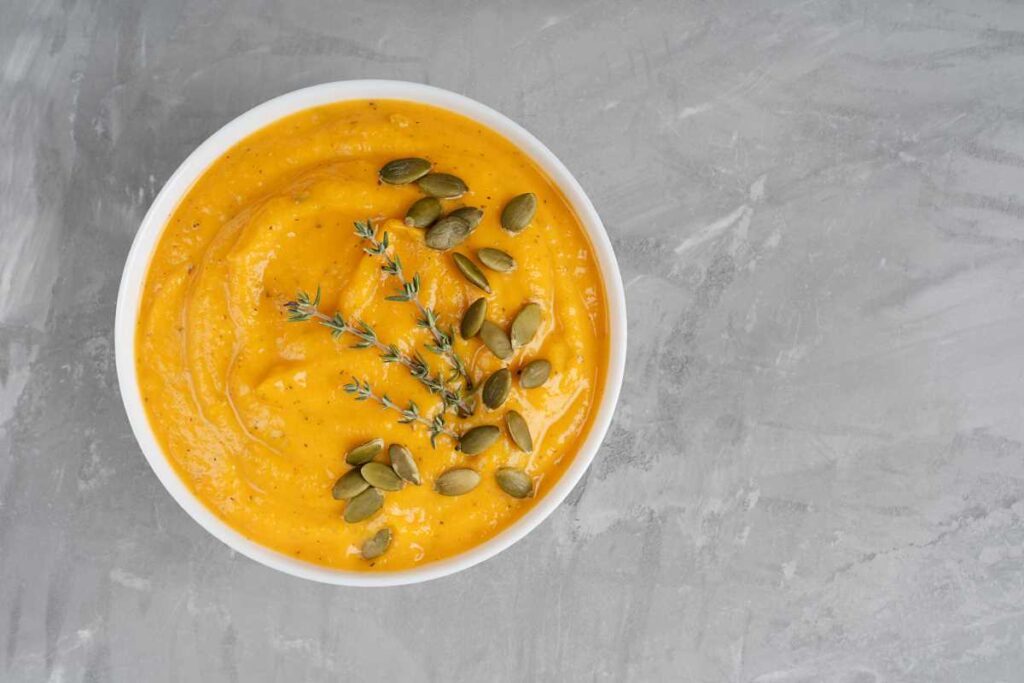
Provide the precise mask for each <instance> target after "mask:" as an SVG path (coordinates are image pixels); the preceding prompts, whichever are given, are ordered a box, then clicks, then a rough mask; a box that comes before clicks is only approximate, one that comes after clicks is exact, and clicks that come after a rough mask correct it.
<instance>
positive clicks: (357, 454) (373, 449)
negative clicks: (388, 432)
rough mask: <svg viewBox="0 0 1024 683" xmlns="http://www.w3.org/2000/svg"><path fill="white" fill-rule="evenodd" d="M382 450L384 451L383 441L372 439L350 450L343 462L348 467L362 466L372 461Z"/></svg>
mask: <svg viewBox="0 0 1024 683" xmlns="http://www.w3.org/2000/svg"><path fill="white" fill-rule="evenodd" d="M382 450H384V439H372V440H370V441H367V442H366V443H364V444H362V445H360V446H356V447H355V448H353V449H352V450H350V451H349V452H348V455H346V456H345V462H347V463H348V464H349V465H356V466H358V465H363V464H365V463H368V462H370V461H371V460H373V457H374V456H375V455H377V454H378V453H380V452H381V451H382Z"/></svg>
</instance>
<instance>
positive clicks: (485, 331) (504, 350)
mask: <svg viewBox="0 0 1024 683" xmlns="http://www.w3.org/2000/svg"><path fill="white" fill-rule="evenodd" d="M480 339H482V340H483V342H484V345H485V346H487V348H489V349H490V350H491V353H493V354H494V355H495V356H497V357H498V358H500V359H501V360H505V359H506V358H508V357H509V356H511V355H512V342H510V341H509V339H508V335H507V334H505V330H503V329H501V328H500V327H498V326H497V325H495V324H494V323H492V322H491V321H490V320H485V321H483V323H481V325H480Z"/></svg>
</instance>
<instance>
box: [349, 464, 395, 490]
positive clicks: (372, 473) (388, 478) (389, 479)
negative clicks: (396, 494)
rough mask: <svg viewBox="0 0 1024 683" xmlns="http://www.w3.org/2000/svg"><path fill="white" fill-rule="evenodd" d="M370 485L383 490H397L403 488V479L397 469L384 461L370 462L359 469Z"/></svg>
mask: <svg viewBox="0 0 1024 683" xmlns="http://www.w3.org/2000/svg"><path fill="white" fill-rule="evenodd" d="M359 474H361V475H363V479H365V480H366V481H367V482H368V483H369V484H370V486H373V487H376V488H378V489H380V490H381V491H397V490H399V489H400V488H402V479H401V478H400V477H399V476H398V475H397V474H395V471H394V470H393V469H391V468H390V467H388V466H387V465H385V464H384V463H382V462H368V463H366V464H365V465H363V466H362V468H360V470H359Z"/></svg>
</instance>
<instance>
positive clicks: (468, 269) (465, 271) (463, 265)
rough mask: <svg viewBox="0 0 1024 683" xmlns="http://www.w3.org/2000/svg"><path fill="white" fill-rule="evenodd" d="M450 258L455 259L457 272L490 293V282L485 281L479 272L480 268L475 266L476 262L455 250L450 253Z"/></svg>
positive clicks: (485, 278)
mask: <svg viewBox="0 0 1024 683" xmlns="http://www.w3.org/2000/svg"><path fill="white" fill-rule="evenodd" d="M452 258H453V259H455V265H456V266H458V267H459V272H461V273H462V275H463V276H464V277H465V278H466V279H467V280H469V281H470V282H472V283H473V284H474V285H476V286H477V287H479V288H480V289H482V290H484V291H485V292H487V293H488V294H490V293H491V283H490V282H488V281H487V277H486V276H485V275H484V274H483V273H482V272H480V269H479V268H477V267H476V264H475V263H473V262H472V261H470V260H469V257H467V256H464V255H463V254H460V253H458V252H456V253H454V254H452Z"/></svg>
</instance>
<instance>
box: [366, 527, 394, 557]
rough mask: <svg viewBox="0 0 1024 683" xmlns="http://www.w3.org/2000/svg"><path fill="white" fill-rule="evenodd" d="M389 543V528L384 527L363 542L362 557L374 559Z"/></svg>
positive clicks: (383, 551) (385, 549) (381, 553)
mask: <svg viewBox="0 0 1024 683" xmlns="http://www.w3.org/2000/svg"><path fill="white" fill-rule="evenodd" d="M390 545H391V529H389V528H387V527H384V528H383V529H381V530H380V531H378V532H377V533H375V534H374V535H373V536H371V537H370V538H368V539H366V541H364V542H363V559H364V560H376V559H377V558H378V557H380V556H381V555H383V554H384V553H385V552H386V551H387V549H388V547H389V546H390Z"/></svg>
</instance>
